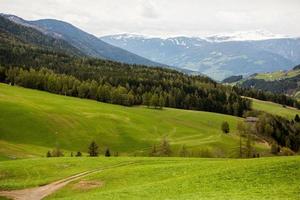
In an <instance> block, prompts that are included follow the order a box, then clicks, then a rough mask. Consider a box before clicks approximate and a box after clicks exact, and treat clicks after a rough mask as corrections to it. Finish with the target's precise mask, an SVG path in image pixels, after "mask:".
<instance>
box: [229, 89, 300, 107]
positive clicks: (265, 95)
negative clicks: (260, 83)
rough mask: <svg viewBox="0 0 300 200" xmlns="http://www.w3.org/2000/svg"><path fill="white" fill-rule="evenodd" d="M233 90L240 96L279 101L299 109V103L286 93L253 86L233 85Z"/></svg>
mask: <svg viewBox="0 0 300 200" xmlns="http://www.w3.org/2000/svg"><path fill="white" fill-rule="evenodd" d="M233 91H234V92H236V93H237V94H239V95H241V96H247V97H251V98H255V99H260V100H263V101H271V102H274V103H279V104H282V105H286V106H291V107H295V108H297V109H300V103H299V102H298V101H297V100H296V99H294V98H292V97H289V96H287V95H284V94H282V93H272V92H270V91H263V90H258V89H253V88H248V87H246V88H242V87H237V86H235V87H233Z"/></svg>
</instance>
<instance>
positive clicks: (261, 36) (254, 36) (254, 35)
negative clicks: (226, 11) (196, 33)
mask: <svg viewBox="0 0 300 200" xmlns="http://www.w3.org/2000/svg"><path fill="white" fill-rule="evenodd" d="M279 38H289V36H285V35H279V34H273V33H271V32H269V31H264V30H254V31H240V32H234V33H222V34H215V35H211V36H207V37H204V38H203V39H205V40H207V41H209V42H227V41H257V40H268V39H279Z"/></svg>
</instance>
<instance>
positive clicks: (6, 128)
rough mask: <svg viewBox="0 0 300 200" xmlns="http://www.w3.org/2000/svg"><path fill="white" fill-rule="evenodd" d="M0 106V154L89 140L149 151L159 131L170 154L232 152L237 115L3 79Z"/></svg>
mask: <svg viewBox="0 0 300 200" xmlns="http://www.w3.org/2000/svg"><path fill="white" fill-rule="evenodd" d="M0 110H1V112H0V133H1V134H0V144H1V148H0V155H2V157H3V156H6V157H17V158H18V157H28V156H39V155H45V153H46V151H47V150H48V149H52V148H53V147H55V146H58V147H60V148H62V149H65V150H69V151H77V150H80V151H83V152H86V150H87V146H88V144H89V143H90V142H91V141H92V140H95V141H96V142H97V143H98V144H99V145H100V147H101V149H102V150H103V149H104V148H106V147H109V148H110V149H111V150H112V151H114V152H116V151H118V152H119V154H121V155H124V154H125V155H128V154H130V155H133V154H136V155H146V154H147V155H148V152H149V149H150V148H151V146H152V145H153V144H155V143H159V142H160V140H161V139H162V138H163V137H164V136H167V137H168V139H169V140H170V142H171V145H172V146H173V149H174V153H177V150H178V149H179V148H180V147H181V146H182V145H186V146H187V148H188V149H189V150H190V151H193V153H195V154H197V153H199V151H200V150H203V149H205V150H207V149H208V150H209V151H211V152H212V153H217V154H218V156H234V155H235V153H236V152H237V151H235V150H234V149H235V148H236V147H237V146H238V137H237V136H236V135H235V132H236V130H235V129H236V124H237V121H239V120H242V119H240V118H237V117H233V116H229V115H222V114H216V113H209V112H198V111H186V110H179V109H166V108H165V109H163V110H156V109H149V108H145V107H123V106H118V105H112V104H105V103H99V102H96V101H91V100H86V99H79V98H72V97H65V96H59V95H54V94H50V93H46V92H41V91H36V90H30V89H25V88H20V87H14V86H9V85H5V84H0ZM223 121H228V123H229V124H230V128H231V133H230V134H229V135H225V134H223V133H222V132H221V130H220V126H221V123H222V122H223ZM259 148H260V149H265V150H267V149H266V148H267V147H265V146H263V145H260V146H259ZM267 151H268V150H267Z"/></svg>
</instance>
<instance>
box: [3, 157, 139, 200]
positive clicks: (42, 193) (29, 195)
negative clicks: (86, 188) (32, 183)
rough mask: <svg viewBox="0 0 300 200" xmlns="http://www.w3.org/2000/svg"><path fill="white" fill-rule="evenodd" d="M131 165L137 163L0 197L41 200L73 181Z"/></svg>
mask: <svg viewBox="0 0 300 200" xmlns="http://www.w3.org/2000/svg"><path fill="white" fill-rule="evenodd" d="M130 164H135V162H130V163H120V164H117V165H113V166H110V167H107V168H101V169H94V170H90V171H86V172H82V173H79V174H76V175H73V176H70V177H67V178H64V179H61V180H59V181H55V182H52V183H49V184H47V185H44V186H40V187H34V188H28V189H21V190H11V191H0V196H3V197H6V198H9V199H13V200H41V199H43V198H45V197H47V196H49V195H51V194H53V193H54V192H56V191H57V190H59V189H61V188H63V187H64V186H66V185H67V184H69V183H70V182H72V181H76V180H78V179H80V178H83V177H85V176H88V175H91V174H93V173H98V172H102V171H104V170H105V169H111V168H114V167H121V166H126V165H130Z"/></svg>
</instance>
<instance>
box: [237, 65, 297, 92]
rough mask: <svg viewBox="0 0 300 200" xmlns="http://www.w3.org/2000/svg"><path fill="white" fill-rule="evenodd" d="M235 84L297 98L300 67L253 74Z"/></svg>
mask: <svg viewBox="0 0 300 200" xmlns="http://www.w3.org/2000/svg"><path fill="white" fill-rule="evenodd" d="M235 84H236V85H239V86H241V87H244V88H255V89H258V90H263V91H269V92H273V93H277V94H287V95H289V96H294V97H299V91H300V88H299V84H300V67H299V66H295V67H294V68H293V69H292V70H285V71H275V72H271V73H258V74H253V75H251V76H249V77H247V78H244V79H241V80H239V81H237V82H236V83H235Z"/></svg>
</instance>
